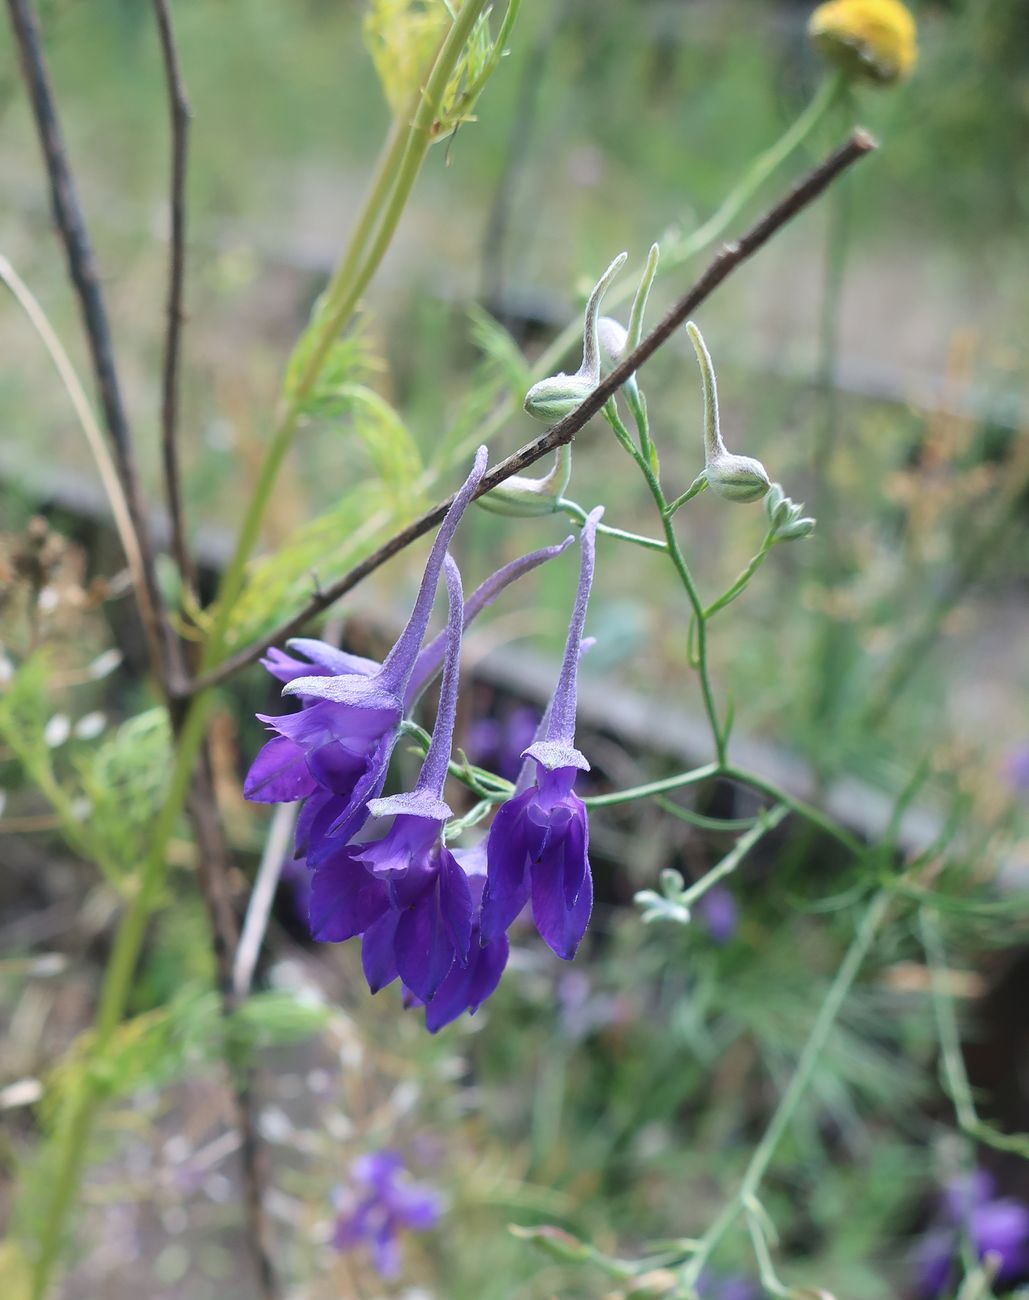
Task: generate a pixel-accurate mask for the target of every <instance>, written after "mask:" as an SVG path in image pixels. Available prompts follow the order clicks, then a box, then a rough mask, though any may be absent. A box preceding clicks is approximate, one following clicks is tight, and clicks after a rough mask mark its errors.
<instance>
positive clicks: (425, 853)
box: [353, 816, 440, 906]
mask: <svg viewBox="0 0 1029 1300" xmlns="http://www.w3.org/2000/svg"><path fill="white" fill-rule="evenodd" d="M439 833H440V823H439V822H438V821H436V820H434V819H432V818H429V817H417V816H415V817H406V816H403V817H398V818H397V819H396V820H395V821H394V823H393V825H392V826H391V827H390V828H389V830H388V831H387V832H386V834H385V835H382V836H380V837H379V839H377V840H368V841H367V842H365V843H363V844H355V845H353V853H354V856H355V857H356V858H358V859H359V861H361V862H362V863H363V864H364V865H365V867H366V868H367V869H368V870H369V871H370V872H372V873H373V875H374V876H375V877H376V878H377V879H379V880H389V881H391V882H392V883H394V884H400V885H404V886H406V889H402V890H401V892H400V894H399V895H398V897H399V902H400V904H401V906H407V905H408V904H409V903H412V902H414V900H415V898H416V897H418V896H419V895H420V894H421V893H422V892H423V891H424V889H425V884H426V880H427V879H433V878H434V877H435V874H436V873H435V869H434V867H432V868H430V866H429V864H428V858H429V854H430V852H431V850H432V846H433V845H434V844H435V842H436V840H437V838H438V837H439Z"/></svg>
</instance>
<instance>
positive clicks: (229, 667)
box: [188, 11, 876, 694]
mask: <svg viewBox="0 0 1029 1300" xmlns="http://www.w3.org/2000/svg"><path fill="white" fill-rule="evenodd" d="M462 12H463V11H462ZM875 147H876V145H875V141H874V140H873V139H872V137H871V136H870V135H868V133H867V132H866V131H860V130H858V131H854V132H853V133H852V134H851V136H850V138H849V139H848V140H847V142H846V143H845V144H844V145H842V146H841V147H840V148H839V149H837V150H836V151H835V152H834V153H832V154H831V155H830V156H829V157H828V158H826V159H825V160H824V161H823V162H822V163H820V164H819V165H818V166H817V167H815V168H814V169H813V170H812V171H811V172H809V173H808V175H807V176H805V177H804V178H803V179H802V180H801V181H800V182H799V183H798V184H797V185H795V186H794V188H793V189H792V190H791V191H790V192H789V193H788V194H787V195H786V196H785V197H784V198H783V199H781V200H780V201H779V202H778V203H777V204H775V206H774V207H773V208H771V209H770V210H769V211H768V212H767V213H766V214H765V215H764V216H763V217H762V218H761V220H760V221H758V222H756V223H755V224H754V225H753V226H752V227H751V229H750V230H749V231H748V232H747V233H746V234H745V235H743V236H742V237H741V238H740V239H739V240H738V241H736V242H735V243H733V244H727V245H725V246H724V247H723V248H722V249H721V251H720V252H719V253H718V254H717V255H716V256H715V257H714V259H713V260H712V261H711V263H710V265H709V266H708V267H707V269H706V270H705V271H704V273H703V274H702V275H701V276H700V278H699V279H698V280H697V281H696V282H695V283H694V285H693V287H692V288H691V289H690V290H689V292H688V293H686V294H684V295H683V297H682V298H680V299H679V301H678V302H677V303H676V304H675V305H674V306H673V307H672V308H671V310H670V311H669V312H668V314H667V315H666V316H665V317H664V318H663V319H662V320H661V321H660V322H659V323H658V324H657V325H656V326H655V327H654V329H653V330H651V332H650V333H649V334H648V335H647V336H646V337H645V338H644V339H643V340H641V342H640V344H639V347H637V348H635V349H634V350H633V351H632V352H631V353H630V354H629V355H628V356H626V357H624V358H623V359H622V360H621V361H620V362H619V363H618V365H617V366H615V367H614V369H613V370H612V371H611V372H610V374H608V375H606V376H605V377H604V378H603V379H601V381H600V383H599V384H598V385H597V387H596V388H595V389H594V391H593V392H592V393H591V394H590V395H589V397H588V398H586V400H585V401H584V402H583V403H582V404H581V405H580V406H578V407H576V409H575V410H574V411H572V412H571V414H569V415H567V416H565V418H564V419H563V420H560V421H559V422H558V423H557V424H555V425H554V426H553V427H552V428H550V429H548V430H547V431H546V433H543V434H541V435H540V437H538V438H536V439H535V440H534V441H533V442H530V443H527V444H526V445H525V446H524V447H522V448H520V450H518V451H517V452H515V453H514V454H513V455H511V456H508V457H507V458H506V459H505V460H502V461H501V462H500V463H499V464H498V465H495V466H493V468H492V469H489V470H487V472H486V473H485V474H484V475H483V477H482V481H481V482H480V484H479V487H478V490H477V492H476V495H477V496H483V495H485V493H487V492H491V491H492V490H493V489H494V488H495V487H497V486H498V485H499V484H501V483H503V482H504V481H505V480H507V479H509V478H510V477H511V476H512V475H513V474H520V473H521V472H522V471H523V470H525V469H527V468H528V467H529V466H530V465H534V464H535V463H536V461H538V460H540V459H542V458H543V457H544V456H546V455H548V454H549V453H550V452H552V451H555V450H556V449H557V448H558V447H562V446H564V445H565V444H566V443H568V442H571V440H572V439H573V438H574V436H575V435H576V433H578V431H579V430H580V429H581V428H583V426H584V425H585V424H586V423H587V422H588V421H589V420H590V419H592V417H593V416H594V415H596V414H597V413H598V412H599V411H600V410H601V408H602V407H603V406H604V405H605V404H606V403H607V401H608V400H609V399H610V398H611V397H612V396H613V394H614V393H616V392H617V391H618V389H619V388H620V387H621V386H622V384H624V383H625V381H626V380H627V379H628V378H629V377H630V376H631V375H634V374H635V373H636V371H637V370H638V369H639V368H640V366H642V365H643V364H644V362H646V361H648V360H649V359H650V357H652V356H653V355H654V353H655V352H657V351H658V349H659V348H661V347H662V346H663V345H664V344H665V343H666V342H667V341H668V339H669V338H671V336H672V335H673V334H674V333H675V331H676V330H677V329H678V328H679V327H680V326H681V325H682V324H683V323H684V322H685V321H686V320H687V319H688V318H689V317H690V316H691V315H692V313H693V312H694V311H695V310H696V309H697V307H698V306H699V305H700V304H701V303H702V302H704V301H706V299H707V298H709V297H710V295H711V294H712V293H713V292H714V291H715V290H716V289H717V288H718V287H719V285H721V284H722V282H723V281H724V280H725V279H726V278H727V277H728V276H729V275H731V274H732V272H733V271H734V270H736V269H737V268H738V267H739V266H742V265H743V263H744V262H746V261H747V260H748V259H749V258H751V257H753V255H754V254H755V253H756V252H758V250H759V249H761V248H762V247H764V245H765V244H766V243H767V242H768V240H769V239H771V237H772V236H773V235H774V234H775V233H776V232H777V231H778V230H780V229H781V228H782V227H783V226H785V225H787V224H788V223H789V222H790V221H791V220H792V219H793V218H794V217H795V216H797V214H798V213H800V212H802V211H803V210H804V209H805V208H807V207H808V206H809V205H810V204H811V203H813V202H814V201H815V199H817V198H818V197H819V195H821V194H822V193H823V192H824V191H825V190H826V189H827V188H828V186H830V185H831V184H832V182H833V181H834V180H835V179H836V178H837V177H838V176H839V175H841V174H842V173H843V172H844V171H846V170H847V169H848V168H849V167H852V166H853V165H854V163H856V162H858V161H859V160H860V159H861V158H863V157H865V156H866V155H867V154H868V153H869V152H871V151H872V150H873V149H874V148H875ZM452 500H453V498H452V497H447V498H446V500H444V501H440V502H438V503H437V504H436V505H435V506H433V507H432V509H430V510H427V511H426V512H425V513H424V514H423V515H420V516H419V517H418V518H417V519H415V520H413V521H412V522H411V523H409V524H407V525H405V527H403V528H402V529H400V531H399V532H397V533H395V534H394V535H393V537H391V538H389V540H388V541H386V542H384V543H383V544H382V546H380V547H379V548H378V549H377V550H375V551H373V552H372V553H371V554H370V555H368V556H366V557H365V558H364V559H363V560H361V561H360V563H358V564H356V565H355V566H354V567H353V568H352V569H351V570H350V571H349V572H348V573H346V574H344V575H343V576H342V577H341V578H339V579H337V581H335V582H334V583H332V584H330V585H329V586H327V587H326V588H325V589H324V590H323V591H320V592H318V593H317V594H316V595H315V596H313V597H312V598H311V599H310V600H309V601H308V603H307V604H306V605H305V606H304V607H303V608H302V609H300V610H298V612H297V613H296V614H294V615H293V616H292V617H291V618H289V619H288V620H286V621H285V622H284V623H282V624H281V625H280V626H279V627H277V628H274V629H273V630H272V631H271V632H269V633H268V634H267V635H266V636H264V637H262V638H261V639H260V640H259V641H256V642H254V643H253V644H252V645H250V646H245V647H244V648H243V649H241V650H239V651H236V652H235V653H234V654H231V655H228V656H226V657H225V658H221V656H220V655H215V654H214V651H213V649H212V651H211V653H210V654H209V656H208V659H209V661H210V662H208V663H207V664H205V671H204V672H202V673H201V674H200V676H199V677H198V678H197V679H196V680H195V681H193V682H192V683H191V684H190V685H189V687H188V693H190V694H195V693H196V692H198V691H202V690H206V689H207V688H208V687H211V686H215V685H218V684H220V683H221V682H224V681H226V680H228V678H230V677H232V676H234V675H235V674H236V673H237V672H239V670H240V669H241V668H245V667H246V666H247V665H248V664H250V663H253V662H254V661H255V660H257V659H259V658H260V657H261V655H262V654H264V652H265V651H266V650H267V649H268V648H269V647H270V646H273V645H278V644H281V643H282V642H284V641H286V640H287V639H288V638H289V637H291V636H294V635H295V634H296V633H297V632H299V631H300V629H301V628H303V627H304V626H305V625H306V624H307V623H309V622H310V621H311V619H313V618H315V617H317V616H318V615H319V614H321V613H323V612H324V611H325V610H327V609H328V608H329V607H330V606H332V605H334V604H335V603H336V601H337V600H339V599H340V597H342V596H345V595H346V594H347V592H348V591H351V590H353V588H354V587H356V586H357V585H358V584H359V583H361V582H363V581H364V579H365V578H366V577H368V575H369V574H371V573H374V572H375V570H376V569H378V568H380V567H381V566H382V565H383V564H385V563H386V562H387V561H388V560H391V559H392V558H393V557H394V556H395V555H399V554H400V552H401V551H403V550H405V549H406V548H407V547H408V546H410V545H411V544H412V542H415V541H417V540H418V538H420V537H423V536H424V535H425V534H426V533H427V532H429V531H430V530H431V529H433V528H435V526H436V525H437V524H438V523H440V521H441V520H442V519H443V516H444V515H445V514H446V512H447V510H448V509H449V508H450V505H451V503H452ZM255 536H256V533H255ZM248 553H249V552H248ZM226 590H227V589H226ZM219 615H220V618H221V621H222V622H223V623H224V622H225V621H226V619H227V615H226V614H225V612H224V610H219ZM215 661H217V662H215Z"/></svg>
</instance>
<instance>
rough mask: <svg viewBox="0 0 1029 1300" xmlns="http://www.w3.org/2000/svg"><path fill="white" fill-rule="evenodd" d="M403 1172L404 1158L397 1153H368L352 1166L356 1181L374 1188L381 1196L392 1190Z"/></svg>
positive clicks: (351, 1172) (352, 1175)
mask: <svg viewBox="0 0 1029 1300" xmlns="http://www.w3.org/2000/svg"><path fill="white" fill-rule="evenodd" d="M403 1171H404V1161H403V1157H402V1156H401V1155H399V1153H398V1152H396V1151H366V1152H365V1154H364V1155H362V1156H358V1157H357V1159H356V1160H355V1161H354V1163H353V1164H352V1165H351V1166H350V1176H351V1177H352V1178H353V1179H354V1181H355V1182H358V1183H363V1184H364V1186H365V1187H372V1188H374V1189H375V1191H376V1192H378V1193H379V1195H380V1196H383V1195H385V1194H386V1193H387V1192H388V1191H389V1190H390V1189H391V1188H392V1186H393V1184H394V1183H395V1182H396V1179H397V1175H398V1174H401V1173H403Z"/></svg>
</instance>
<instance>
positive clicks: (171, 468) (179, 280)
mask: <svg viewBox="0 0 1029 1300" xmlns="http://www.w3.org/2000/svg"><path fill="white" fill-rule="evenodd" d="M154 18H155V19H156V21H157V32H158V36H159V37H160V41H161V58H162V59H163V61H164V72H165V80H166V82H167V85H168V109H169V114H170V119H171V184H170V204H169V208H170V216H171V228H170V251H169V256H168V313H167V315H168V322H167V329H166V332H165V338H164V370H163V378H162V384H161V455H162V459H163V462H164V491H165V498H166V500H167V503H168V515H169V518H170V520H171V545H172V554H173V556H174V557H175V563H176V565H177V566H178V570H179V576H180V577H181V579H182V583H183V586H184V587H185V588H186V589H187V590H189V591H191V592H195V591H196V568H195V566H194V564H193V557H192V555H191V554H190V549H189V542H188V541H187V538H186V518H185V508H184V504H183V500H182V475H181V470H180V466H179V445H178V444H179V436H178V435H179V428H178V423H179V355H180V352H181V347H182V326H183V322H184V320H185V315H184V313H183V309H182V299H183V280H184V277H185V271H186V199H185V194H186V161H187V153H188V148H189V123H190V118H191V116H192V114H191V113H190V108H189V100H188V99H187V98H186V87H185V85H184V83H183V80H182V70H181V68H180V65H179V54H178V49H177V47H176V45H175V31H174V29H173V27H172V23H171V14H170V13H169V10H168V4H167V0H154Z"/></svg>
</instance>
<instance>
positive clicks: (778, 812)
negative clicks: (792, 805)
mask: <svg viewBox="0 0 1029 1300" xmlns="http://www.w3.org/2000/svg"><path fill="white" fill-rule="evenodd" d="M788 812H789V809H788V808H787V807H786V805H785V804H779V805H778V807H776V808H773V809H772V810H771V811H770V812H767V813H762V815H761V817H760V818H759V819H758V821H757V823H756V825H754V826H752V827H751V828H750V830H749V831H747V833H746V834H745V835H741V836H740V838H739V839H738V840H737V841H736V843H735V844H734V845H733V847H732V848H731V849H730V850H729V852H728V853H727V854H726V855H725V857H724V858H722V860H721V862H719V863H718V864H717V865H716V866H714V867H712V868H711V870H710V871H709V872H707V874H706V875H704V876H701V878H700V879H699V880H698V881H696V882H695V883H694V884H692V885H690V887H689V889H685V890H683V892H682V894H680V895H679V896H678V898H677V899H676V902H678V903H681V904H682V906H683V907H692V906H693V904H694V903H695V902H696V901H697V900H698V899H700V898H703V897H704V895H705V894H706V893H707V892H708V890H709V889H712V888H714V886H715V885H717V884H718V882H719V881H720V880H724V879H725V877H726V876H731V875H732V873H733V872H734V871H735V870H736V868H737V867H738V866H739V865H740V863H741V862H742V861H743V859H744V858H745V857H746V856H747V854H748V853H749V852H750V850H751V849H752V848H753V847H754V845H755V844H757V843H759V842H760V841H761V840H763V839H764V837H765V836H766V835H767V834H768V832H769V831H772V830H775V828H776V826H778V825H779V823H780V822H781V821H782V820H783V818H784V817H785V816H786V815H787V813H788Z"/></svg>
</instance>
